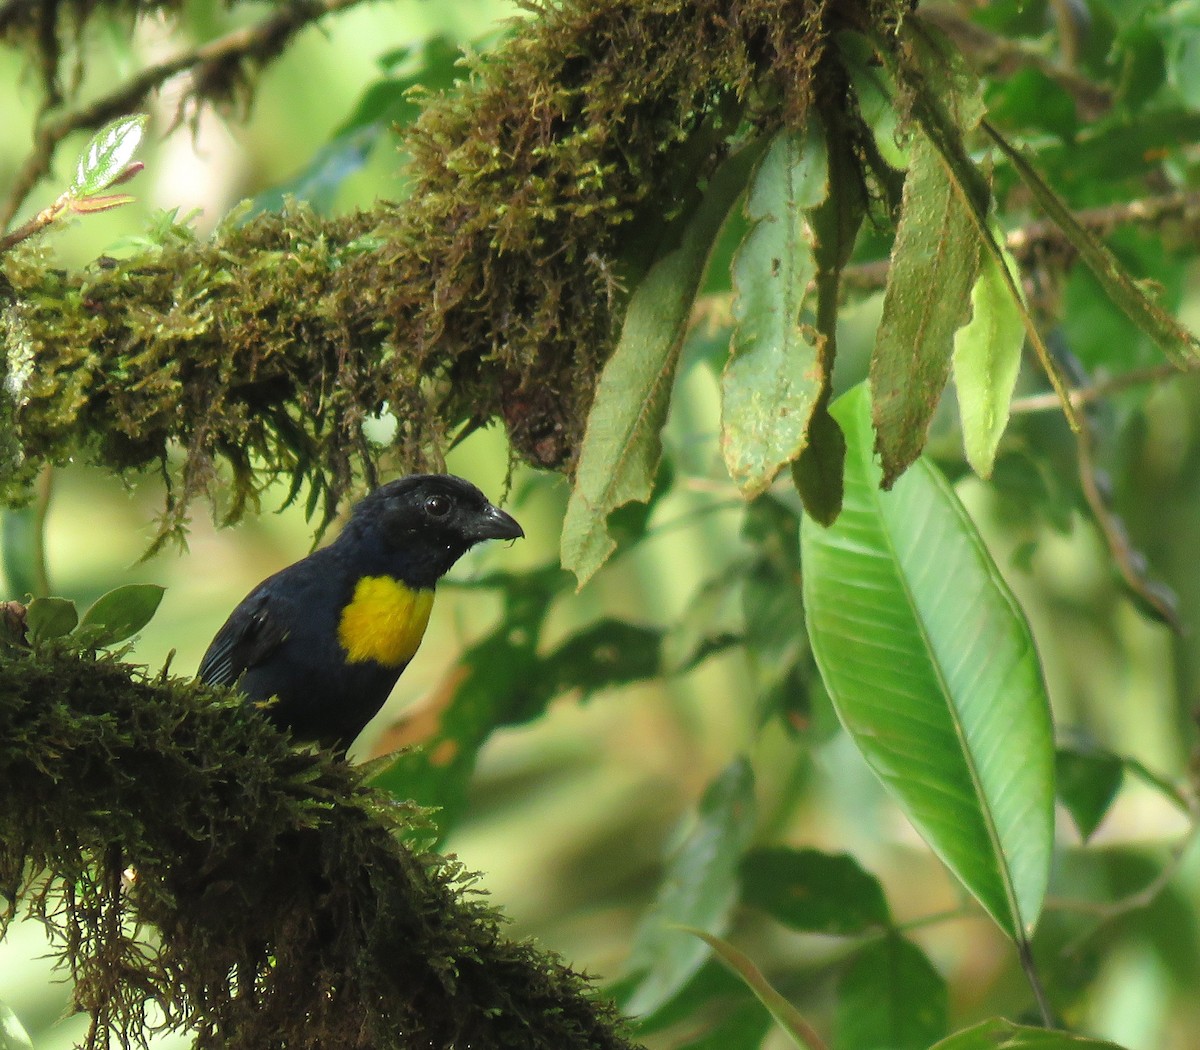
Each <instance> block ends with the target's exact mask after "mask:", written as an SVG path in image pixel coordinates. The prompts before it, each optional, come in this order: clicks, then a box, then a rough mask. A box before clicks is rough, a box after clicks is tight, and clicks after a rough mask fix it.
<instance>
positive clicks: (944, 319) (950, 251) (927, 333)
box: [870, 133, 979, 487]
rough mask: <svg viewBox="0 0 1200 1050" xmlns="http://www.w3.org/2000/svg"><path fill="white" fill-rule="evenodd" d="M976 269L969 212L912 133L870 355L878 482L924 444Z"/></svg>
mask: <svg viewBox="0 0 1200 1050" xmlns="http://www.w3.org/2000/svg"><path fill="white" fill-rule="evenodd" d="M978 268H979V237H978V235H977V233H976V231H975V226H974V222H973V220H972V218H971V214H970V211H969V209H968V207H967V205H966V204H965V203H964V201H963V199H962V197H961V195H960V194H959V192H958V190H957V189H956V188H955V186H954V184H953V182H952V181H951V180H950V178H949V176H948V175H947V173H946V169H945V167H944V165H943V163H942V158H941V156H940V155H939V153H938V151H937V150H936V149H935V147H934V145H933V143H932V142H931V141H930V140H929V139H928V138H927V137H926V136H925V135H924V134H923V133H917V134H916V135H915V136H914V141H913V146H912V153H911V158H910V161H909V169H908V176H907V178H906V179H905V180H904V199H903V203H902V204H901V209H900V224H899V227H898V228H897V230H896V243H895V247H894V248H893V249H892V261H891V266H890V268H889V270H888V281H887V289H886V291H885V292H884V297H883V315H882V317H881V318H880V321H879V328H878V330H877V332H876V335H875V349H874V351H873V352H872V354H871V372H870V374H871V392H872V395H873V399H874V411H875V430H876V434H877V440H876V447H877V449H878V450H879V454H880V457H881V458H882V460H883V484H884V486H885V487H890V486H891V485H892V483H893V482H894V481H895V480H896V478H898V477H899V476H900V475H901V474H902V473H903V472H904V471H905V470H906V469H907V468H908V466H909V464H911V463H912V462H913V460H915V459H916V458H917V456H919V455H920V454H921V449H922V448H924V447H925V437H926V432H927V430H928V429H929V421H930V419H932V418H933V412H934V409H935V408H937V403H938V400H939V398H940V397H941V395H942V390H943V389H944V388H945V386H946V379H947V378H948V376H949V374H950V355H951V352H952V350H953V344H954V333H955V332H956V331H957V330H958V328H959V327H960V326H961V325H962V323H963V322H964V321H965V320H966V317H967V308H968V303H969V301H970V294H971V286H972V285H973V284H974V282H975V274H976V273H977V272H978Z"/></svg>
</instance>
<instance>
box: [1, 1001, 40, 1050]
mask: <svg viewBox="0 0 1200 1050" xmlns="http://www.w3.org/2000/svg"><path fill="white" fill-rule="evenodd" d="M0 1050H33V1040H32V1039H30V1038H29V1033H28V1032H26V1031H25V1026H24V1025H23V1024H21V1020H20V1018H18V1017H17V1015H16V1014H15V1013H14V1012H13V1009H12V1007H11V1006H9V1005H8V1004H7V1003H4V1002H0Z"/></svg>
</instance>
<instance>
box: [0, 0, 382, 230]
mask: <svg viewBox="0 0 1200 1050" xmlns="http://www.w3.org/2000/svg"><path fill="white" fill-rule="evenodd" d="M361 2H362V0H293V2H292V3H289V4H286V5H284V6H282V7H280V8H278V9H277V10H276V11H275V12H274V13H273V14H271V15H270V16H269V17H267V18H264V19H263V20H262V21H261V22H259V23H258V24H257V25H254V26H249V27H247V28H243V29H236V30H234V31H233V32H231V33H227V34H226V35H225V36H223V37H219V38H218V39H216V40H212V41H209V42H208V43H207V44H203V45H202V46H200V47H198V48H195V49H194V50H191V51H186V52H184V53H183V54H180V55H176V56H175V57H174V58H170V59H167V60H166V61H165V62H161V63H158V64H156V65H153V66H150V67H149V68H147V69H144V70H142V71H141V72H140V73H138V74H137V75H136V76H133V77H131V78H130V79H129V80H128V81H126V82H125V83H124V84H122V85H120V86H119V87H117V88H115V89H114V90H113V91H110V92H109V93H108V94H107V95H102V96H101V97H100V98H97V99H94V100H93V101H91V102H89V103H87V104H86V105H82V106H79V107H77V108H76V109H72V110H67V111H66V112H62V113H59V114H58V115H57V116H55V117H51V118H49V119H47V120H45V121H43V122H42V123H41V124H40V125H39V126H38V128H37V130H36V131H35V133H34V142H33V147H32V149H31V150H30V152H29V155H28V156H27V157H26V158H25V162H24V163H23V164H22V165H21V168H20V170H19V171H18V172H17V174H16V176H15V177H14V178H13V181H12V184H11V188H10V189H9V192H8V196H7V197H6V198H5V200H4V203H3V206H2V207H0V229H7V228H8V225H9V223H11V222H12V220H13V217H14V216H15V215H16V213H17V212H18V210H19V209H20V208H21V205H22V204H24V203H25V200H26V199H27V198H28V196H29V194H30V193H31V192H33V189H34V187H35V186H37V184H38V182H40V181H41V179H42V178H44V177H45V175H46V174H47V173H48V172H49V170H50V164H51V161H52V159H53V155H54V150H55V147H56V146H57V145H58V144H59V143H60V142H62V140H63V139H64V138H66V137H67V136H68V135H70V134H71V133H72V132H75V131H81V130H94V129H96V128H99V127H101V126H102V125H104V124H105V123H107V122H108V121H110V120H113V119H115V118H116V117H119V116H122V115H124V114H126V113H130V112H132V111H133V110H135V109H137V108H138V107H139V106H140V105H141V104H142V103H143V102H144V101H145V99H146V98H147V97H148V96H149V95H150V94H151V92H153V91H154V90H156V89H157V88H159V87H161V86H162V85H163V83H165V82H166V81H167V80H169V79H170V78H171V77H173V76H176V75H177V74H179V73H182V72H185V71H186V70H195V76H194V81H195V84H196V85H197V87H196V88H194V91H193V93H196V92H198V91H199V90H200V88H199V85H202V84H203V83H204V81H205V79H206V76H205V73H206V70H211V69H212V68H215V67H218V66H227V65H229V64H231V63H235V62H240V61H243V60H245V59H248V58H256V59H258V60H259V61H265V60H267V59H270V58H274V57H275V56H276V55H278V54H279V53H280V52H281V51H282V50H283V48H284V46H285V44H286V43H287V41H288V40H289V39H291V37H293V36H294V35H295V34H296V33H298V32H299V31H300V30H302V29H304V28H305V27H306V26H308V25H310V24H311V23H313V22H315V21H317V20H318V19H320V18H323V17H324V16H325V15H328V14H332V13H334V12H336V11H340V10H342V9H343V8H347V7H352V6H354V5H355V4H358V3H361Z"/></svg>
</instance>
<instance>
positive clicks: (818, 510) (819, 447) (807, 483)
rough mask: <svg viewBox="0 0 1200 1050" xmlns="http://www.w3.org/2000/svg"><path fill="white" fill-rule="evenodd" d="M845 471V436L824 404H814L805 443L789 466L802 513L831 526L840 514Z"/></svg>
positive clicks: (819, 402) (822, 402) (821, 402)
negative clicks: (803, 510)
mask: <svg viewBox="0 0 1200 1050" xmlns="http://www.w3.org/2000/svg"><path fill="white" fill-rule="evenodd" d="M845 469H846V436H845V435H844V434H843V433H842V428H841V427H839V426H838V424H837V420H836V419H834V418H833V416H831V415H830V414H829V408H828V406H827V405H826V404H825V402H824V401H823V400H822V401H818V402H817V406H816V408H814V409H813V414H812V419H810V420H809V423H808V444H807V445H805V446H804V450H803V451H802V452H801V453H800V455H799V456H797V457H796V459H795V461H794V462H793V463H792V484H793V485H795V486H796V491H797V492H799V493H800V499H801V501H802V502H803V503H804V509H805V511H806V512H807V513H808V514H809V516H810V517H812V518H813V519H815V520H816V521H818V522H820V523H821V524H822V525H832V524H833V523H834V522H835V521H837V516H838V515H839V514H841V512H842V498H843V493H842V473H843V472H844V471H845Z"/></svg>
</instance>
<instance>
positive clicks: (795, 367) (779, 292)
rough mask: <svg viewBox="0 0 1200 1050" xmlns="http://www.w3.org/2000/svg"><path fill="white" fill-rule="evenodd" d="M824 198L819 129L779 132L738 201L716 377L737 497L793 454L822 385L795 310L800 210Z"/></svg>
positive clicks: (802, 226) (801, 292) (810, 261)
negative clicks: (742, 209) (724, 357)
mask: <svg viewBox="0 0 1200 1050" xmlns="http://www.w3.org/2000/svg"><path fill="white" fill-rule="evenodd" d="M826 192H827V164H826V159H825V143H824V138H823V136H822V134H821V132H820V129H819V128H811V127H810V129H809V130H808V131H805V132H793V131H789V130H787V129H785V130H783V131H781V132H779V133H778V134H777V135H776V136H775V138H774V139H773V140H772V142H771V145H770V148H769V149H768V150H767V152H766V154H765V155H764V157H763V159H762V161H761V162H760V164H759V166H758V170H757V171H756V172H755V173H754V178H753V180H752V181H751V183H750V189H749V193H748V195H747V200H746V217H747V218H748V219H749V220H750V221H751V223H752V224H753V225H752V226H751V227H750V230H749V232H748V233H747V234H746V236H745V239H744V240H743V241H742V243H741V245H740V246H739V247H738V250H737V254H736V256H735V257H734V261H733V270H732V279H733V293H734V300H733V318H734V322H735V327H734V330H733V338H732V341H731V343H730V357H729V363H728V364H727V365H726V366H725V371H724V374H723V375H722V377H721V450H722V452H723V453H724V456H725V465H726V467H727V468H728V470H729V474H730V477H732V478H733V480H734V482H735V483H736V484H737V486H738V487H739V488H740V489H741V490H742V494H743V495H744V496H748V497H753V496H757V495H758V494H760V493H761V492H763V491H764V490H765V489H766V488H767V486H769V485H770V484H771V481H772V480H773V479H774V477H775V475H776V473H778V471H779V468H780V467H781V466H783V465H784V464H785V463H790V462H791V461H792V460H794V459H795V458H796V456H798V455H799V454H800V451H801V450H802V449H803V448H804V446H805V444H806V443H807V440H808V421H809V418H810V417H811V415H812V411H813V406H814V405H815V404H816V403H817V399H818V398H819V397H820V394H821V391H822V389H823V388H824V385H825V376H824V370H823V368H822V367H821V347H820V337H819V336H818V335H817V333H816V331H815V330H814V329H812V328H811V327H806V326H804V325H802V324H801V321H800V309H801V306H802V304H803V302H804V298H805V295H806V292H807V289H808V286H809V283H810V282H811V281H812V280H813V278H814V277H815V276H816V269H817V266H816V261H815V259H814V256H813V237H812V232H811V230H810V229H809V227H808V223H807V220H806V218H805V214H804V213H805V211H806V210H807V209H811V208H815V207H816V206H817V205H819V204H820V203H821V202H822V201H823V200H824V199H825V196H826Z"/></svg>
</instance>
